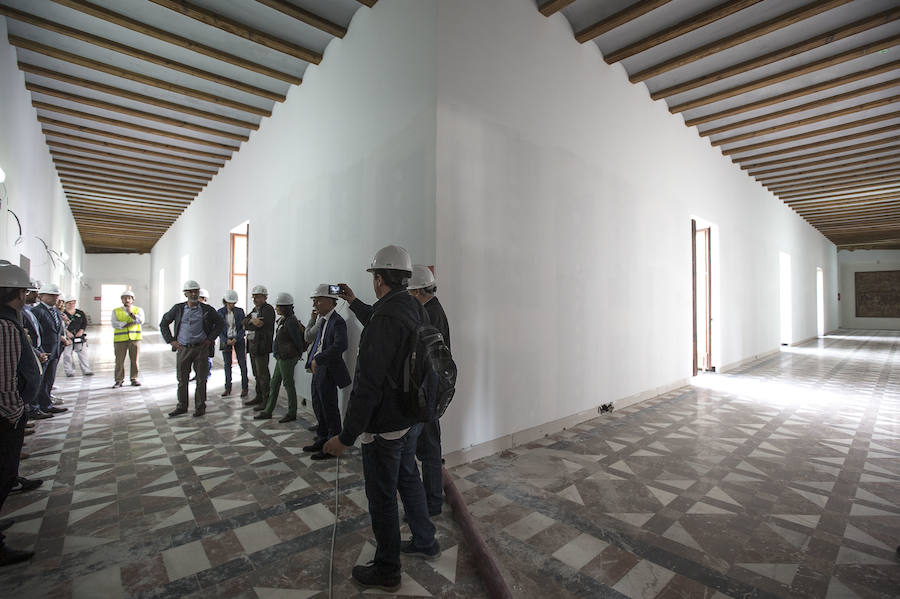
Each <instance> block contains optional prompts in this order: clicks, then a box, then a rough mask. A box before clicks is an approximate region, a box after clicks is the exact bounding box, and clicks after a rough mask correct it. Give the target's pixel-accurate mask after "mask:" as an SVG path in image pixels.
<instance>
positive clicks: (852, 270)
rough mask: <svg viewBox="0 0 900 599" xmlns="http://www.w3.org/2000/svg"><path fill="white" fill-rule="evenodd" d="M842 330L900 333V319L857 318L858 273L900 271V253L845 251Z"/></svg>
mask: <svg viewBox="0 0 900 599" xmlns="http://www.w3.org/2000/svg"><path fill="white" fill-rule="evenodd" d="M838 262H839V263H840V270H841V287H840V292H841V301H840V310H841V328H845V329H892V330H900V318H857V317H856V284H855V283H856V273H857V272H871V271H877V270H900V250H855V251H852V252H851V251H847V250H841V251H840V252H838Z"/></svg>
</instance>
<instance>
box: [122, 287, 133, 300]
mask: <svg viewBox="0 0 900 599" xmlns="http://www.w3.org/2000/svg"><path fill="white" fill-rule="evenodd" d="M119 297H130V298H131V299H134V293H133V292H132V291H131V289H126V290H125V291H123V292H122V295H121V296H119Z"/></svg>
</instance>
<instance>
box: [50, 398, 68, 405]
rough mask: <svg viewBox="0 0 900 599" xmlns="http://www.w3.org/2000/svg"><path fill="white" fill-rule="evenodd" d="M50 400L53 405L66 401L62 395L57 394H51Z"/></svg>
mask: <svg viewBox="0 0 900 599" xmlns="http://www.w3.org/2000/svg"><path fill="white" fill-rule="evenodd" d="M50 400H51V401H52V402H53V405H56V406H58V405H61V404H64V403H66V402H65V400H64V399H63V398H62V397H56V396H55V395H51V396H50Z"/></svg>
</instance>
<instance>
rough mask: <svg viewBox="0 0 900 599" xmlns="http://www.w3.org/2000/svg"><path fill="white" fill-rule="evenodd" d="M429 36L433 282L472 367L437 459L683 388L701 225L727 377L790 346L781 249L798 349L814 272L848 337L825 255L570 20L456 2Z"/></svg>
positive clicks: (520, 8) (444, 8)
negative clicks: (712, 257) (782, 320)
mask: <svg viewBox="0 0 900 599" xmlns="http://www.w3.org/2000/svg"><path fill="white" fill-rule="evenodd" d="M380 4H381V3H379V5H380ZM437 22H438V32H437V33H438V36H437V64H438V77H437V81H438V96H437V102H438V109H437V120H438V125H437V127H438V130H437V142H438V146H437V155H436V160H437V214H436V218H437V226H436V230H437V245H436V251H437V256H436V260H437V261H436V266H437V268H436V272H437V278H438V280H439V282H440V285H439V295H440V298H441V301H442V303H443V304H444V306H445V308H446V311H447V313H448V317H449V320H450V323H451V333H452V336H453V349H454V354H455V356H456V359H457V361H458V365H459V368H460V379H459V385H458V390H457V394H456V398H457V399H455V401H454V404H453V405H452V406H451V407H450V409H449V410H448V412H447V414H446V415H445V416H444V419H443V420H442V426H443V430H444V449H445V451H453V450H456V449H460V448H468V447H472V446H475V445H478V444H481V443H485V442H488V441H492V440H497V439H499V438H501V437H504V436H506V435H512V434H515V433H520V432H521V431H527V430H528V429H532V430H534V427H538V428H539V427H541V426H542V425H544V423H552V422H560V421H563V420H564V419H566V418H567V417H571V416H572V415H575V414H579V413H588V412H587V411H589V410H592V409H595V408H596V406H598V405H599V404H601V403H605V402H609V401H614V400H620V399H623V398H629V399H631V400H633V399H635V398H636V397H637V398H640V397H643V396H646V395H650V394H653V393H654V392H655V391H658V390H664V389H667V388H669V387H671V386H672V385H677V384H679V383H681V382H685V381H686V380H687V379H688V378H689V377H690V375H691V270H690V269H691V245H690V235H689V232H690V220H691V218H700V219H703V220H704V221H707V222H709V223H712V224H714V225H715V226H716V227H717V231H718V235H719V239H718V240H717V245H718V259H717V261H716V263H715V264H714V266H713V269H714V272H715V273H716V275H717V279H718V280H716V281H714V287H715V288H716V293H717V294H718V297H719V305H718V309H717V312H718V329H719V331H720V332H719V339H720V343H719V346H718V347H716V348H714V351H715V352H716V363H717V365H718V366H719V367H720V368H722V367H724V366H727V365H731V364H734V363H737V362H740V361H742V360H745V359H747V358H751V357H753V356H755V355H761V354H764V353H767V352H770V351H774V350H776V349H777V348H778V346H779V291H778V286H779V281H778V272H779V266H778V265H779V251H785V252H788V253H790V254H791V256H792V270H793V290H794V293H793V298H792V299H793V313H794V319H793V335H792V340H794V341H798V340H801V339H806V338H809V337H813V336H815V335H816V307H815V306H816V289H815V285H816V267H822V268H823V269H824V271H825V284H826V300H827V303H826V330H831V329H834V328H835V327H836V326H837V322H838V317H837V309H836V305H835V302H834V299H833V298H834V297H835V294H836V289H837V262H836V255H835V248H834V246H833V244H831V243H830V242H828V241H827V240H826V239H825V238H824V237H823V236H822V235H820V234H819V233H818V232H816V231H815V230H813V229H812V228H811V227H809V226H808V225H807V224H806V223H804V222H803V221H802V220H801V219H800V218H799V217H798V216H796V215H795V214H794V213H793V212H792V211H791V210H790V209H789V208H787V207H786V206H785V205H784V204H782V203H781V202H780V201H778V200H777V199H776V198H775V197H774V196H772V195H771V194H769V193H768V192H766V191H765V190H763V189H762V188H761V187H760V186H759V185H758V184H757V183H755V182H753V181H752V180H751V179H750V178H748V177H747V176H746V175H745V174H744V173H742V172H741V171H740V170H739V169H738V168H737V167H736V166H735V165H733V164H732V163H731V162H730V161H729V160H728V159H726V158H724V157H723V156H722V155H721V153H720V152H719V151H718V150H717V149H713V148H711V147H710V146H709V144H708V143H707V142H706V141H704V140H702V139H700V138H699V137H698V135H697V133H696V131H694V130H691V129H687V128H686V127H685V126H684V123H683V120H682V119H681V118H680V117H676V116H672V115H670V114H669V113H668V111H667V109H666V105H665V104H664V103H663V102H655V103H654V102H652V101H651V100H650V99H649V97H648V94H647V91H646V88H645V87H644V86H642V85H637V86H636V85H632V84H630V83H629V82H628V80H627V77H626V74H625V72H624V70H623V69H621V67H619V66H613V67H610V66H608V65H607V64H606V63H604V62H603V60H602V58H601V55H600V53H599V51H598V50H597V48H596V47H595V46H594V45H593V44H584V45H580V44H578V43H576V42H575V41H574V40H573V37H572V31H571V28H570V26H569V24H568V22H567V21H566V20H565V18H564V17H563V16H562V15H559V14H558V15H555V16H554V17H552V18H550V19H549V20H548V19H546V18H545V17H543V16H542V15H541V14H540V13H539V12H538V11H537V10H536V9H535V4H534V2H533V1H531V0H491V1H490V2H484V1H483V0H455V1H454V2H440V3H438V19H437ZM594 413H596V412H594ZM523 436H524V435H523ZM500 445H502V443H501V444H500ZM496 447H497V445H496V444H495V448H496Z"/></svg>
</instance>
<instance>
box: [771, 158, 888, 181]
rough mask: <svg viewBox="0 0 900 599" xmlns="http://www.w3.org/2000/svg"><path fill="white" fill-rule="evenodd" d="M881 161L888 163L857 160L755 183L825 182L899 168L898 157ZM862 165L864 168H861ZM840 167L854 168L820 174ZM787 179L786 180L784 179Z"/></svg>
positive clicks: (777, 176) (773, 177)
mask: <svg viewBox="0 0 900 599" xmlns="http://www.w3.org/2000/svg"><path fill="white" fill-rule="evenodd" d="M882 160H888V162H882V163H879V164H872V163H873V162H875V161H874V160H859V161H857V162H848V163H847V164H844V165H838V166H826V167H823V168H821V169H810V171H814V172H813V173H810V172H806V173H803V174H800V173H793V174H791V175H790V176H787V175H775V176H772V177H768V178H766V177H755V179H756V180H757V181H759V182H760V183H763V184H765V185H781V184H788V183H796V182H800V181H826V180H827V179H828V178H832V177H838V176H846V175H860V174H865V173H871V172H878V171H879V170H882V169H885V168H888V167H896V168H900V155H898V154H894V155H888V156H885V157H884V158H882ZM863 165H864V166H863ZM842 166H846V167H853V166H856V168H848V169H847V170H841V171H834V172H826V173H822V172H821V171H823V170H826V171H828V170H833V169H835V168H840V167H842ZM785 177H788V178H785Z"/></svg>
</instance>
